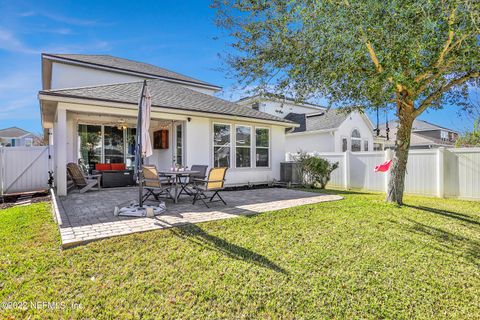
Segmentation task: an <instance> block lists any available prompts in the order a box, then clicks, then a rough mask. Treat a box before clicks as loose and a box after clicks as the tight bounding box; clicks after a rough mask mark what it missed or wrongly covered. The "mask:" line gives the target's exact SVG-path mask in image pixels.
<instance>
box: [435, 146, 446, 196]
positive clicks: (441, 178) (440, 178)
mask: <svg viewBox="0 0 480 320" xmlns="http://www.w3.org/2000/svg"><path fill="white" fill-rule="evenodd" d="M444 196H445V147H440V148H438V149H437V197H439V198H443V197H444Z"/></svg>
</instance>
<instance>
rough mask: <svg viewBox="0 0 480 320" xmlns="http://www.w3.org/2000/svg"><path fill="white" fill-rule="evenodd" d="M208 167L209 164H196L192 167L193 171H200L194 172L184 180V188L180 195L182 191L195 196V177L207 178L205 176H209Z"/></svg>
mask: <svg viewBox="0 0 480 320" xmlns="http://www.w3.org/2000/svg"><path fill="white" fill-rule="evenodd" d="M207 169H208V166H205V165H198V164H194V165H193V166H192V167H191V168H190V170H191V171H197V172H198V173H192V174H190V175H189V176H188V178H187V180H186V181H182V190H180V192H179V194H178V195H181V194H182V193H185V194H187V195H189V196H193V195H194V191H193V190H192V189H193V181H194V180H195V179H199V180H205V178H206V177H207Z"/></svg>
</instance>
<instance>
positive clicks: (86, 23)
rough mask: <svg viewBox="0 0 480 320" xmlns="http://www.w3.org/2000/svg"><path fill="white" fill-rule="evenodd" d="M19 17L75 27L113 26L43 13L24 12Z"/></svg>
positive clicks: (95, 21)
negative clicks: (43, 19) (40, 19)
mask: <svg viewBox="0 0 480 320" xmlns="http://www.w3.org/2000/svg"><path fill="white" fill-rule="evenodd" d="M17 16H19V17H22V18H29V17H35V16H37V17H45V18H47V19H50V20H52V21H56V22H61V23H66V24H70V25H75V26H98V25H111V23H106V22H102V21H99V20H90V19H78V18H75V17H70V16H64V15H60V14H55V13H51V12H41V11H38V12H37V11H33V10H30V11H24V12H21V13H19V14H17Z"/></svg>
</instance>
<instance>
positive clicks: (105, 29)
mask: <svg viewBox="0 0 480 320" xmlns="http://www.w3.org/2000/svg"><path fill="white" fill-rule="evenodd" d="M210 3H211V2H210V1H209V0H192V1H187V0H183V1H138V0H137V1H113V0H102V1H34V0H32V1H21V0H18V1H2V0H0V12H1V13H2V17H1V18H0V129H1V128H6V127H10V126H18V127H21V128H23V129H26V130H29V131H31V132H34V133H38V132H41V122H40V112H39V103H38V99H37V94H38V91H39V90H40V89H41V53H82V54H109V55H113V56H118V57H122V58H128V59H133V60H137V61H141V62H147V63H151V64H154V65H157V66H160V67H163V68H166V69H170V70H172V71H176V72H179V73H182V74H185V75H188V76H191V77H194V78H197V79H200V80H203V81H206V82H209V83H213V84H216V85H219V86H221V87H223V90H222V91H221V92H220V93H219V94H218V96H219V97H221V98H223V99H227V100H236V99H239V98H240V97H242V96H243V94H244V93H243V92H242V90H241V89H239V88H238V87H237V86H236V82H235V79H232V78H229V77H227V75H226V73H225V71H224V70H223V71H222V69H224V68H223V67H224V62H223V60H222V58H221V57H220V56H219V54H220V55H224V54H225V53H228V52H231V49H230V47H229V46H228V44H227V41H228V39H226V38H225V37H224V34H223V32H222V31H221V30H219V29H218V28H217V27H216V26H215V24H214V18H215V11H214V10H213V9H211V8H210V7H209V5H210ZM389 117H390V119H391V118H392V115H390V116H389ZM371 118H372V121H373V122H374V123H375V116H374V114H373V113H372V114H371ZM420 118H421V119H424V120H427V121H430V122H433V123H436V124H439V125H441V126H445V127H449V128H452V129H455V130H458V131H464V130H466V129H470V128H471V127H472V122H473V120H471V119H469V118H467V117H465V115H458V114H457V112H456V108H455V107H454V106H452V107H449V108H446V109H444V110H439V111H430V112H429V113H427V114H424V115H422V116H421V117H420ZM380 121H381V122H382V121H385V117H384V115H382V117H381V119H380Z"/></svg>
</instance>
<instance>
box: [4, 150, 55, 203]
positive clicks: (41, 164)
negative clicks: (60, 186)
mask: <svg viewBox="0 0 480 320" xmlns="http://www.w3.org/2000/svg"><path fill="white" fill-rule="evenodd" d="M49 163H50V159H49V147H48V146H42V147H0V196H3V195H6V194H13V193H22V192H32V191H40V190H45V189H48V171H49V168H50V164H49Z"/></svg>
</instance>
